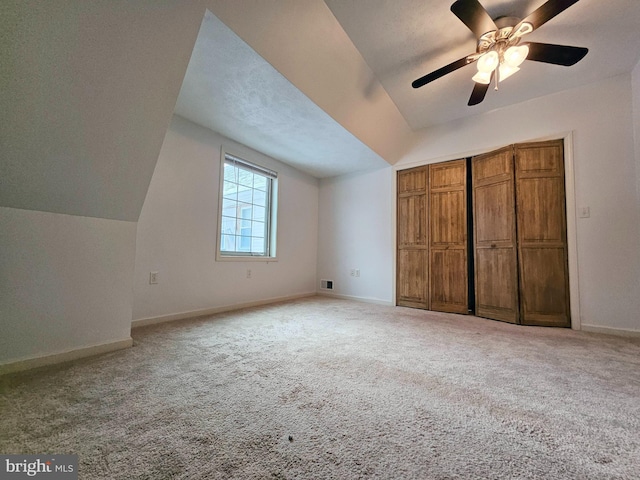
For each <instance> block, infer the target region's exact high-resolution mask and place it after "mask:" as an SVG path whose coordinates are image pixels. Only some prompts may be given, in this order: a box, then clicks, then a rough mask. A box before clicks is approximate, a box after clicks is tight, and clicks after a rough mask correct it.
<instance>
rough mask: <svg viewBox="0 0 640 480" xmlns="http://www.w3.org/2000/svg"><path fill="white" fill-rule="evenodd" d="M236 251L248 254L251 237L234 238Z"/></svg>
mask: <svg viewBox="0 0 640 480" xmlns="http://www.w3.org/2000/svg"><path fill="white" fill-rule="evenodd" d="M236 251H238V252H247V253H248V252H250V251H251V237H236Z"/></svg>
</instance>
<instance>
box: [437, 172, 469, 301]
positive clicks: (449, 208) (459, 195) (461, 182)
mask: <svg viewBox="0 0 640 480" xmlns="http://www.w3.org/2000/svg"><path fill="white" fill-rule="evenodd" d="M466 183H467V166H466V161H465V160H455V161H452V162H445V163H438V164H434V165H430V166H429V302H430V308H431V309H432V310H437V311H441V312H452V313H468V311H469V295H468V283H467V277H468V265H467V261H468V260H467V257H468V255H467V192H466V188H467V187H466Z"/></svg>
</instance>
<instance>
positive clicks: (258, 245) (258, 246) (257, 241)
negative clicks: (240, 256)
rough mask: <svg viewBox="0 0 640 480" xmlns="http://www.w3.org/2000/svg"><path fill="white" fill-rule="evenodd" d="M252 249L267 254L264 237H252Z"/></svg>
mask: <svg viewBox="0 0 640 480" xmlns="http://www.w3.org/2000/svg"><path fill="white" fill-rule="evenodd" d="M251 251H252V252H256V253H261V254H263V255H265V254H266V253H267V252H265V251H264V238H257V237H251Z"/></svg>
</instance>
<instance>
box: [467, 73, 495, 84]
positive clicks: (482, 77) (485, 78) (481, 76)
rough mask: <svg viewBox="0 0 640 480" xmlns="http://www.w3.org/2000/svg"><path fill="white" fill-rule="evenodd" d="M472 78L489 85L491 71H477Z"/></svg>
mask: <svg viewBox="0 0 640 480" xmlns="http://www.w3.org/2000/svg"><path fill="white" fill-rule="evenodd" d="M472 80H473V81H474V82H476V83H482V84H484V85H489V83H491V72H478V73H476V74H475V75H474V76H473V78H472Z"/></svg>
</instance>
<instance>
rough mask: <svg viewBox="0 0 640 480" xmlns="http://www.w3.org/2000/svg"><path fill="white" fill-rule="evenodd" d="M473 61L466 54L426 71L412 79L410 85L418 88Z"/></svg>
mask: <svg viewBox="0 0 640 480" xmlns="http://www.w3.org/2000/svg"><path fill="white" fill-rule="evenodd" d="M473 62H474V60H470V59H469V55H468V56H466V57H463V58H461V59H460V60H456V61H455V62H453V63H450V64H449V65H445V66H444V67H442V68H439V69H438V70H435V71H433V72H431V73H428V74H426V75H425V76H424V77H420V78H418V79H417V80H414V81H413V82H412V83H411V86H412V87H413V88H420V87H422V86H423V85H426V84H427V83H430V82H433V81H434V80H437V79H438V78H440V77H443V76H445V75H446V74H448V73H451V72H453V71H455V70H457V69H459V68H462V67H464V66H465V65H469V64H470V63H473Z"/></svg>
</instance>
